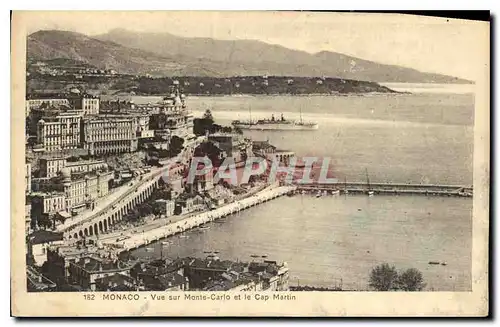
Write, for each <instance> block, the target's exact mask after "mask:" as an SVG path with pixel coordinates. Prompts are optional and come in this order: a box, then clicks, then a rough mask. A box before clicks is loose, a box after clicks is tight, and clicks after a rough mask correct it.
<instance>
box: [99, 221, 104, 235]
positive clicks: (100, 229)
mask: <svg viewBox="0 0 500 327" xmlns="http://www.w3.org/2000/svg"><path fill="white" fill-rule="evenodd" d="M102 232H103V230H102V221H100V222H99V233H102Z"/></svg>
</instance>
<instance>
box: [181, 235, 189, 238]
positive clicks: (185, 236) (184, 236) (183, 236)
mask: <svg viewBox="0 0 500 327" xmlns="http://www.w3.org/2000/svg"><path fill="white" fill-rule="evenodd" d="M179 237H180V238H189V236H187V235H180V236H179Z"/></svg>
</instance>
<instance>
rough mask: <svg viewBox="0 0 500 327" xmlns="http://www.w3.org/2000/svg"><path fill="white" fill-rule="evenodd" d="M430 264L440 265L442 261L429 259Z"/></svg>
mask: <svg viewBox="0 0 500 327" xmlns="http://www.w3.org/2000/svg"><path fill="white" fill-rule="evenodd" d="M429 264H430V265H439V264H440V262H439V261H429Z"/></svg>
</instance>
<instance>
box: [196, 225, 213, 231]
mask: <svg viewBox="0 0 500 327" xmlns="http://www.w3.org/2000/svg"><path fill="white" fill-rule="evenodd" d="M198 229H199V230H201V231H204V230H207V229H210V226H205V227H200V228H198Z"/></svg>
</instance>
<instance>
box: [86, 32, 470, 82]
mask: <svg viewBox="0 0 500 327" xmlns="http://www.w3.org/2000/svg"><path fill="white" fill-rule="evenodd" d="M94 37H95V38H97V39H99V40H103V41H111V42H115V43H118V44H121V45H126V46H127V47H131V48H136V49H141V50H144V51H148V52H151V53H155V54H157V55H161V56H166V57H169V58H176V59H177V60H179V62H186V61H187V62H191V63H193V62H200V63H203V65H204V67H206V68H208V69H209V70H210V71H217V72H219V73H220V74H221V75H223V76H237V75H252V76H259V75H275V76H316V77H319V76H329V77H338V78H343V79H356V80H365V81H374V82H411V83H468V82H469V81H466V80H462V79H458V78H455V77H451V76H445V75H439V74H430V73H424V72H420V71H417V70H414V69H410V68H404V67H399V66H393V65H384V64H379V63H376V62H372V61H368V60H363V59H359V58H355V57H351V56H347V55H343V54H341V53H335V52H328V51H323V52H319V53H316V54H309V53H307V52H304V51H298V50H292V49H288V48H285V47H283V46H279V45H271V44H267V43H264V42H260V41H254V40H237V41H225V40H215V39H211V38H185V37H179V36H175V35H172V34H169V33H138V32H131V31H127V30H124V29H115V30H111V31H110V32H108V33H107V34H103V35H98V36H94Z"/></svg>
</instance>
